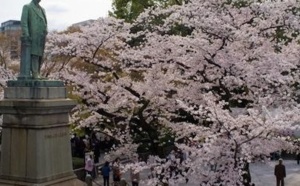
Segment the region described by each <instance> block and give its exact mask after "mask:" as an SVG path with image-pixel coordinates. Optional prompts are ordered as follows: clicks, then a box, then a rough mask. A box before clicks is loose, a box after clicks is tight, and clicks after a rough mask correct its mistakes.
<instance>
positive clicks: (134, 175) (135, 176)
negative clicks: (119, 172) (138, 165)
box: [130, 169, 140, 186]
mask: <svg viewBox="0 0 300 186" xmlns="http://www.w3.org/2000/svg"><path fill="white" fill-rule="evenodd" d="M130 177H131V182H132V186H139V182H140V173H139V172H136V171H135V170H133V169H131V171H130Z"/></svg>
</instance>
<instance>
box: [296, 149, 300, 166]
mask: <svg viewBox="0 0 300 186" xmlns="http://www.w3.org/2000/svg"><path fill="white" fill-rule="evenodd" d="M296 159H297V164H298V165H299V163H300V151H299V149H298V150H297V152H296Z"/></svg>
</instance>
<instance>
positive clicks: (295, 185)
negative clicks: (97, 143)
mask: <svg viewBox="0 0 300 186" xmlns="http://www.w3.org/2000/svg"><path fill="white" fill-rule="evenodd" d="M283 163H284V164H285V166H286V172H287V177H286V179H285V186H300V165H297V163H296V161H292V160H286V161H284V162H283ZM276 164H277V161H270V162H267V163H265V164H263V163H255V164H251V165H250V171H251V176H252V182H253V183H255V186H275V185H276V183H275V176H274V167H275V165H276ZM147 175H148V172H147V171H146V172H142V173H141V179H146V178H147ZM124 177H125V178H126V180H127V182H128V183H130V182H129V181H130V179H129V173H126V174H125V175H124ZM111 183H112V181H111ZM102 184H103V181H102V178H101V176H100V177H98V178H97V179H96V180H95V183H94V186H102ZM129 185H131V183H130V184H129ZM179 186H199V185H196V184H191V183H189V184H179Z"/></svg>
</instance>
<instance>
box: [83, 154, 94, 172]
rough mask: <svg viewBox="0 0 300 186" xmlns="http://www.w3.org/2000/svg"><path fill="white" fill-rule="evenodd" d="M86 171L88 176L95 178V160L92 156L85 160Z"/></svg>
mask: <svg viewBox="0 0 300 186" xmlns="http://www.w3.org/2000/svg"><path fill="white" fill-rule="evenodd" d="M84 169H85V171H86V174H87V175H88V174H89V175H91V176H93V170H94V160H93V157H92V155H88V157H87V158H86V160H85V166H84Z"/></svg>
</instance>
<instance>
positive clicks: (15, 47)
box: [0, 20, 21, 59]
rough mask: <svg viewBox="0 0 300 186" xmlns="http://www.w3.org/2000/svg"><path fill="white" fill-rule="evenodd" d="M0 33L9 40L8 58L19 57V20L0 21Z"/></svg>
mask: <svg viewBox="0 0 300 186" xmlns="http://www.w3.org/2000/svg"><path fill="white" fill-rule="evenodd" d="M0 34H3V35H4V36H5V37H6V38H7V40H8V42H9V43H8V45H9V50H10V58H11V59H17V58H19V57H20V48H21V40H20V37H21V21H17V20H8V21H6V22H3V23H1V27H0Z"/></svg>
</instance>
